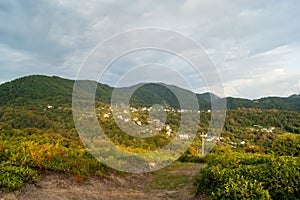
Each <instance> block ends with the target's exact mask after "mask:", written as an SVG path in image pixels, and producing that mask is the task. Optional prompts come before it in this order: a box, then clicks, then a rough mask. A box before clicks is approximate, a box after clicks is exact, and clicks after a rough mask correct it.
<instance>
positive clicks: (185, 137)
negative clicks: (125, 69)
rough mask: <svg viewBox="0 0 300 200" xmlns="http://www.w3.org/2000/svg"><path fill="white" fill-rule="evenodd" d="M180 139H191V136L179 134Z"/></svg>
mask: <svg viewBox="0 0 300 200" xmlns="http://www.w3.org/2000/svg"><path fill="white" fill-rule="evenodd" d="M178 137H179V138H180V139H182V140H188V139H190V136H189V135H188V134H179V135H178Z"/></svg>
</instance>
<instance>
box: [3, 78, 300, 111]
mask: <svg viewBox="0 0 300 200" xmlns="http://www.w3.org/2000/svg"><path fill="white" fill-rule="evenodd" d="M82 82H86V83H91V81H82ZM94 83H95V82H94ZM97 84H98V86H97V90H96V95H95V98H96V101H101V102H104V103H109V102H110V100H111V95H112V92H113V90H114V88H113V87H110V86H108V85H105V84H101V83H97ZM73 86H74V80H68V79H64V78H60V77H57V76H52V77H50V76H43V75H32V76H26V77H22V78H19V79H16V80H13V81H11V82H6V83H4V84H2V85H0V106H5V105H19V106H22V105H35V106H45V105H47V104H51V105H56V106H59V105H63V104H68V105H69V106H70V105H71V102H72V92H73ZM137 88H138V89H137ZM133 89H137V90H136V91H135V92H134V93H133V95H132V97H131V99H130V104H131V105H133V106H150V105H153V104H162V105H165V106H169V107H173V108H180V105H179V101H178V99H177V98H176V96H175V94H174V93H173V92H172V91H176V94H179V95H180V96H183V97H185V98H187V99H193V97H195V94H194V93H193V92H191V91H189V90H186V89H182V88H180V87H177V86H173V85H166V84H164V83H159V84H158V83H147V84H143V85H141V84H139V85H135V86H131V87H123V88H116V90H118V91H120V92H121V93H120V94H121V98H122V95H124V97H125V96H126V93H127V92H128V91H131V90H133ZM85 92H86V91H82V93H83V94H85ZM196 97H197V100H198V104H199V107H200V109H202V110H208V109H210V108H211V99H213V100H217V101H219V100H221V98H219V97H218V96H216V95H214V94H211V93H203V94H196ZM226 101H227V107H228V109H230V110H234V109H237V108H260V109H278V110H291V111H297V112H300V95H299V94H298V95H292V96H290V97H265V98H261V99H256V100H249V99H242V98H233V97H227V98H226Z"/></svg>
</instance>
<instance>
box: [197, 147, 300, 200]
mask: <svg viewBox="0 0 300 200" xmlns="http://www.w3.org/2000/svg"><path fill="white" fill-rule="evenodd" d="M299 177H300V159H299V158H296V157H274V156H271V155H262V154H247V153H236V152H235V153H226V154H222V155H215V156H214V155H211V156H210V157H209V163H208V165H207V167H206V168H204V169H203V170H201V171H200V174H199V175H198V176H196V177H195V181H194V183H195V185H196V187H197V188H198V190H200V191H204V192H206V193H208V194H211V195H212V197H213V199H270V198H271V199H291V200H296V199H299V198H300V180H299Z"/></svg>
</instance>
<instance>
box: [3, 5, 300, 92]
mask: <svg viewBox="0 0 300 200" xmlns="http://www.w3.org/2000/svg"><path fill="white" fill-rule="evenodd" d="M299 19H300V3H299V1H297V0H295V1H292V0H287V1H277V0H273V1H272V0H243V1H240V0H230V1H229V0H228V1H225V0H177V1H174V0H165V1H161V0H160V1H159V0H143V1H141V0H132V1H131V0H126V1H125V0H124V1H120V0H119V1H116V0H86V1H78V0H48V1H46V0H41V1H36V0H0V82H5V81H9V80H13V79H15V78H18V77H21V76H25V75H29V74H45V75H58V76H62V77H66V78H72V79H74V78H75V77H76V74H77V73H78V70H79V68H80V65H81V63H82V62H83V61H84V59H85V58H86V56H87V55H88V53H89V52H90V51H91V50H92V49H93V48H94V47H95V46H96V45H97V44H99V43H100V42H102V41H104V40H106V39H107V38H109V37H110V36H112V35H114V34H118V33H120V32H122V31H126V30H130V29H135V28H141V27H162V28H167V29H172V30H175V31H177V32H180V33H183V34H184V35H186V36H188V37H190V38H192V39H193V40H195V41H196V42H197V43H199V44H201V45H202V47H203V48H204V49H205V51H206V53H207V54H208V55H209V56H210V58H211V59H212V61H213V62H214V63H215V65H216V66H217V68H218V70H219V72H220V75H221V78H222V80H223V84H224V87H225V94H226V96H234V97H244V98H259V97H263V96H288V95H291V94H294V93H297V94H299V93H300V66H299V65H300V23H299ZM166 39H167V38H166ZM146 54H147V53H146ZM148 54H149V53H148ZM148 54H147V55H148ZM138 55H139V54H138V53H137V54H136V55H135V56H132V57H131V60H132V58H135V59H136V58H137V56H138ZM149 55H152V56H150V58H151V59H152V60H150V61H151V62H152V63H160V62H159V61H161V60H163V59H167V58H165V54H163V53H162V54H159V53H157V52H156V53H154V54H153V53H150V54H149ZM153 55H155V56H153ZM148 58H149V56H148ZM131 60H130V56H129V57H128V58H127V60H126V59H124V60H123V62H122V60H120V61H118V63H116V66H119V67H116V66H115V67H114V70H111V72H110V73H109V76H107V77H108V78H105V79H103V81H104V82H105V83H107V84H110V85H114V82H113V81H112V80H113V79H114V78H115V79H118V76H120V74H121V72H122V70H123V71H124V69H125V68H123V67H121V66H122V65H123V66H128V64H129V63H134V61H132V62H131ZM148 61H149V60H148ZM150 61H149V62H150ZM175 61H176V59H170V60H169V62H163V64H166V63H167V64H169V65H172V66H176V65H177V66H178V65H180V64H181V62H180V61H178V62H176V63H175ZM144 62H145V61H144ZM136 64H137V63H135V65H136ZM138 64H143V62H142V63H138ZM144 64H146V62H145V63H144ZM182 66H183V65H181V67H182ZM174 68H175V67H174ZM179 68H180V66H179ZM126 69H127V68H126ZM118 70H120V71H118ZM187 76H188V77H187V78H188V79H191V80H192V79H195V77H194V76H193V74H192V73H191V74H190V76H189V75H188V73H187ZM109 77H114V78H109ZM197 88H198V91H197V90H196V92H204V90H203V89H201V86H199V87H197Z"/></svg>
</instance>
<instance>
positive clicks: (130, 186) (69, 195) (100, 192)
mask: <svg viewBox="0 0 300 200" xmlns="http://www.w3.org/2000/svg"><path fill="white" fill-rule="evenodd" d="M203 167H204V165H203V164H190V163H174V164H173V165H171V166H169V167H167V168H165V169H161V170H159V171H156V172H153V173H146V174H124V175H121V174H109V175H106V176H104V177H91V178H89V179H87V180H85V181H83V182H78V181H76V180H75V178H74V177H73V176H71V175H66V174H59V173H48V174H43V175H41V177H40V179H39V181H38V182H37V183H35V184H28V185H26V186H25V187H24V188H23V189H22V190H20V191H16V192H12V193H5V194H0V200H18V199H20V200H48V199H49V200H120V199H124V200H130V199H145V200H167V199H180V200H182V199H183V200H189V199H204V200H209V197H207V196H205V195H201V194H197V195H196V192H195V188H194V186H193V183H192V182H193V181H192V179H193V176H194V175H196V174H197V173H198V172H199V170H200V168H203ZM195 196H196V197H195Z"/></svg>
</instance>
